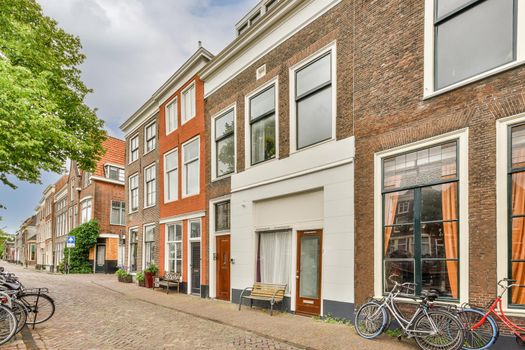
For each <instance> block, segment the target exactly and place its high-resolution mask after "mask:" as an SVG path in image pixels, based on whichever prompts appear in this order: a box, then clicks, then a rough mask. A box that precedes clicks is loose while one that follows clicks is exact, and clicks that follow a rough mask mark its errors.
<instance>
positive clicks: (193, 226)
mask: <svg viewBox="0 0 525 350" xmlns="http://www.w3.org/2000/svg"><path fill="white" fill-rule="evenodd" d="M200 236H201V223H200V222H198V221H192V222H190V238H200Z"/></svg>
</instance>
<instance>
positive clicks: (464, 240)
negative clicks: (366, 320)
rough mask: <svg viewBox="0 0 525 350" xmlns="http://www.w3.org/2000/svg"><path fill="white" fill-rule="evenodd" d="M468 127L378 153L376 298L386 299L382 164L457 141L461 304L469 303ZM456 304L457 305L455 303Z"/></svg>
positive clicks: (376, 159)
mask: <svg viewBox="0 0 525 350" xmlns="http://www.w3.org/2000/svg"><path fill="white" fill-rule="evenodd" d="M468 135H469V130H468V128H465V129H461V130H457V131H453V132H450V133H447V134H444V135H439V136H435V137H431V138H428V139H424V140H420V141H417V142H414V143H410V144H407V145H403V146H400V147H396V148H393V149H389V150H385V151H381V152H378V153H376V154H374V295H375V296H376V297H382V296H383V254H384V251H383V205H382V204H383V200H382V191H381V189H382V186H381V184H382V181H383V172H382V161H383V159H385V158H389V157H392V156H395V155H397V154H402V153H406V152H410V151H414V150H418V149H421V148H426V147H431V146H433V145H438V144H442V143H443V142H447V141H453V140H457V142H458V155H459V158H458V181H459V189H458V191H459V232H460V238H459V261H460V264H461V265H460V269H459V302H458V303H457V304H461V303H465V302H468V300H469V215H468V214H469V207H468V201H469V196H468V192H469V180H468V170H469V168H468V155H469V144H468ZM454 304H456V303H454Z"/></svg>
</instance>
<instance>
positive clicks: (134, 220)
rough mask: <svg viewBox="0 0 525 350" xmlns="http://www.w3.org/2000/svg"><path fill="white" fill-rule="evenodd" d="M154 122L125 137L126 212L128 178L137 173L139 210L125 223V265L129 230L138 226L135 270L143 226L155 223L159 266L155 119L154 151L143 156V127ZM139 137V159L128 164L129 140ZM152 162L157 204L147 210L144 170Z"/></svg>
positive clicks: (157, 160) (158, 188) (157, 159)
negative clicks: (145, 205)
mask: <svg viewBox="0 0 525 350" xmlns="http://www.w3.org/2000/svg"><path fill="white" fill-rule="evenodd" d="M154 120H155V117H152V118H150V119H148V120H147V121H146V122H144V123H143V124H141V125H140V126H139V127H138V128H137V129H136V130H135V131H134V132H133V133H131V134H129V135H128V136H127V137H126V167H125V169H126V186H125V192H124V193H125V198H126V211H127V212H128V213H129V208H130V207H131V204H130V201H129V177H130V175H133V174H135V173H137V172H138V174H139V210H138V211H136V212H134V213H131V214H128V215H127V222H126V226H127V229H126V257H125V265H127V264H128V254H129V239H130V236H129V228H130V227H134V226H138V227H137V228H138V251H137V268H138V270H141V269H142V254H143V250H142V242H143V231H144V226H143V225H144V224H147V223H155V226H156V229H155V262H156V264H157V265H160V258H159V254H160V250H159V247H160V233H159V232H160V228H159V214H160V208H159V198H160V164H159V138H158V135H159V120H158V118H157V144H156V148H155V150H153V151H151V152H149V153H148V154H144V133H145V127H146V126H147V125H150V124H151V123H152V122H153V121H154ZM136 135H139V157H138V159H137V160H136V161H134V162H133V163H131V164H128V159H129V155H128V153H129V151H130V148H129V140H131V139H132V138H133V137H134V136H136ZM153 162H155V164H156V171H157V202H156V205H155V206H153V207H150V208H147V209H144V168H146V167H148V166H150V165H151V164H152V163H153Z"/></svg>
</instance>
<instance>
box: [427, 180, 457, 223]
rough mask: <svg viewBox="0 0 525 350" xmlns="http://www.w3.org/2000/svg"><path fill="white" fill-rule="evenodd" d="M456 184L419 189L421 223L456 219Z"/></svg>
mask: <svg viewBox="0 0 525 350" xmlns="http://www.w3.org/2000/svg"><path fill="white" fill-rule="evenodd" d="M457 201H458V184H457V182H453V183H449V184H443V185H436V186H431V187H424V188H422V189H421V221H436V220H455V219H458V203H457Z"/></svg>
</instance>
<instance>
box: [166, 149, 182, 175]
mask: <svg viewBox="0 0 525 350" xmlns="http://www.w3.org/2000/svg"><path fill="white" fill-rule="evenodd" d="M178 154H179V153H178V152H177V151H175V152H171V153H169V154H167V155H166V157H165V161H166V164H165V169H166V170H172V169H176V168H177V162H178Z"/></svg>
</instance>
